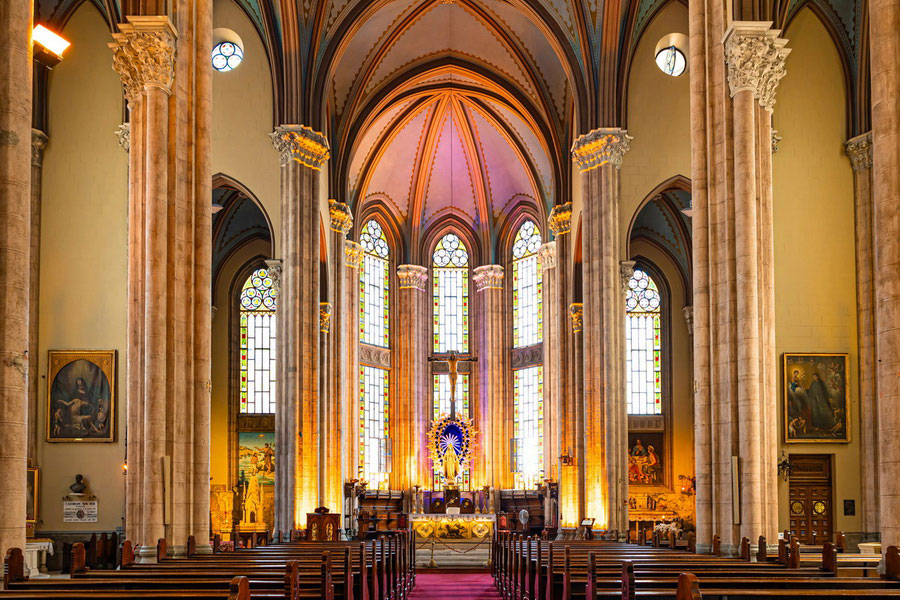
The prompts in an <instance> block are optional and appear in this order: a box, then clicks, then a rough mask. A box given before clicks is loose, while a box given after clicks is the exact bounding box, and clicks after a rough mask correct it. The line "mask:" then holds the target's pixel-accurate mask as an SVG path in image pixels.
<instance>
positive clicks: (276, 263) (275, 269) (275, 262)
mask: <svg viewBox="0 0 900 600" xmlns="http://www.w3.org/2000/svg"><path fill="white" fill-rule="evenodd" d="M265 263H266V273H268V274H269V279H271V280H272V295H273V296H275V297H276V298H277V297H278V294H279V293H280V292H281V271H282V268H283V267H282V265H283V263H282V262H281V259H279V258H270V259H268V260H266V261H265Z"/></svg>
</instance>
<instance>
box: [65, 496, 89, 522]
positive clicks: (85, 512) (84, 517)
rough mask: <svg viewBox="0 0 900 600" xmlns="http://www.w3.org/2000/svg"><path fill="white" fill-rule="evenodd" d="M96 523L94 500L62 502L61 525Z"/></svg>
mask: <svg viewBox="0 0 900 600" xmlns="http://www.w3.org/2000/svg"><path fill="white" fill-rule="evenodd" d="M96 522H97V501H96V500H88V501H84V500H77V501H73V500H64V501H63V523H96Z"/></svg>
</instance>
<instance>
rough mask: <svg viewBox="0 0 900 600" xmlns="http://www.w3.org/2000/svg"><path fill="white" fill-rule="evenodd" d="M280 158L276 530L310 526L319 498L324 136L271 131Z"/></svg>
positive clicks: (296, 129)
mask: <svg viewBox="0 0 900 600" xmlns="http://www.w3.org/2000/svg"><path fill="white" fill-rule="evenodd" d="M271 137H272V140H273V143H274V145H275V149H276V150H277V151H278V152H279V155H280V157H281V222H282V226H281V248H282V261H283V263H282V282H281V297H280V302H279V305H278V309H279V319H281V320H283V322H284V324H283V327H284V329H283V330H282V333H283V334H284V340H283V342H282V343H281V344H279V350H281V354H279V356H278V370H279V373H278V375H279V377H280V378H281V379H282V381H283V383H282V385H281V386H280V388H279V391H280V393H281V395H280V396H279V397H278V399H277V405H276V410H277V412H278V413H279V417H278V418H277V419H276V422H275V424H276V427H275V445H276V474H275V475H276V478H275V528H276V529H280V530H282V531H287V530H290V529H296V528H300V527H303V526H305V524H306V515H307V513H310V512H312V511H313V510H314V509H315V508H316V506H317V500H318V498H319V489H318V488H319V480H318V467H319V429H318V425H319V424H318V416H319V389H318V388H319V244H320V240H319V237H320V235H319V224H320V221H321V218H320V214H319V188H320V185H321V181H320V176H321V173H320V171H321V169H322V167H323V165H324V164H325V162H326V161H327V160H328V158H329V156H330V150H329V147H328V141H327V140H326V138H325V136H324V135H322V134H321V133H319V132H317V131H313V130H312V129H310V128H309V127H305V126H303V125H282V126H280V127H278V128H277V129H276V130H275V132H274V133H273V134H271Z"/></svg>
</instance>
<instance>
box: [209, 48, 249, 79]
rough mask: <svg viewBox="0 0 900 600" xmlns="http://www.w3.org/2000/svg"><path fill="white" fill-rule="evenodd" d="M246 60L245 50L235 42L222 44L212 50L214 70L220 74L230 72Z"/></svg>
mask: <svg viewBox="0 0 900 600" xmlns="http://www.w3.org/2000/svg"><path fill="white" fill-rule="evenodd" d="M242 60H244V50H243V49H242V48H241V47H240V46H238V45H237V44H235V43H233V42H222V43H221V44H217V45H216V47H215V48H213V50H212V65H213V69H215V70H216V71H219V72H220V73H225V72H226V71H230V70H232V69H234V68H235V67H237V66H238V65H239V64H241V61H242Z"/></svg>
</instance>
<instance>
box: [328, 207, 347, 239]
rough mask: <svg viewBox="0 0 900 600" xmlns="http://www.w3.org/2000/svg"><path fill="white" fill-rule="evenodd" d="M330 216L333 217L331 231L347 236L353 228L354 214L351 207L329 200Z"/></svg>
mask: <svg viewBox="0 0 900 600" xmlns="http://www.w3.org/2000/svg"><path fill="white" fill-rule="evenodd" d="M328 214H329V215H331V230H332V231H335V232H337V233H340V234H342V235H347V232H349V231H350V228H351V227H353V213H351V212H350V207H349V206H347V205H346V204H344V203H343V202H338V201H337V200H329V201H328Z"/></svg>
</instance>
